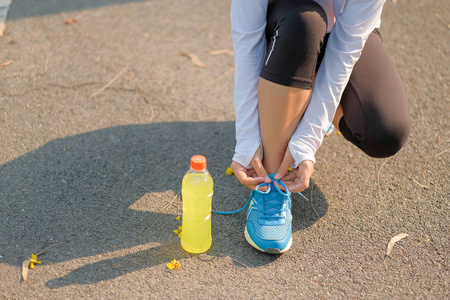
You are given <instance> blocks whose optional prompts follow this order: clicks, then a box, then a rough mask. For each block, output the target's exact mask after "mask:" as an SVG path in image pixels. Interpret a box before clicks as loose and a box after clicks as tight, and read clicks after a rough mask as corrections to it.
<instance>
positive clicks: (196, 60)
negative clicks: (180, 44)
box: [180, 52, 206, 68]
mask: <svg viewBox="0 0 450 300" xmlns="http://www.w3.org/2000/svg"><path fill="white" fill-rule="evenodd" d="M180 54H181V55H184V56H187V57H189V58H190V59H191V63H193V64H194V65H195V66H197V67H200V68H205V67H206V65H205V64H204V63H203V62H202V61H201V60H200V58H198V56H197V55H195V54H192V53H187V52H181V53H180Z"/></svg>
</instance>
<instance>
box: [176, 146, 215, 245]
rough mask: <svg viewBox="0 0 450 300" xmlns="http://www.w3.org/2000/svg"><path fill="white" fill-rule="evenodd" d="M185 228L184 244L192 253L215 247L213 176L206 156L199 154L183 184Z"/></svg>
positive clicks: (194, 157)
mask: <svg viewBox="0 0 450 300" xmlns="http://www.w3.org/2000/svg"><path fill="white" fill-rule="evenodd" d="M181 196H182V201H183V223H182V225H183V227H182V233H181V246H182V247H183V249H184V250H186V251H187V252H190V253H202V252H205V251H206V250H208V249H209V247H211V242H212V238H211V202H212V196H213V179H212V177H211V175H210V174H209V172H208V170H207V169H206V158H205V157H204V156H202V155H195V156H193V157H192V158H191V168H190V170H189V171H188V172H187V173H186V175H184V177H183V183H182V186H181Z"/></svg>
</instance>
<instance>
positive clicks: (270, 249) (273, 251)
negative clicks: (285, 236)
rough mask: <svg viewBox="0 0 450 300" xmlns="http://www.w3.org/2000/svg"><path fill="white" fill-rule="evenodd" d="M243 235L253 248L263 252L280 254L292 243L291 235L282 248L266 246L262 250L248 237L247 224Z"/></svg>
mask: <svg viewBox="0 0 450 300" xmlns="http://www.w3.org/2000/svg"><path fill="white" fill-rule="evenodd" d="M244 235H245V239H246V240H247V242H248V243H249V244H250V245H252V246H253V247H254V248H256V249H258V250H259V251H261V252H265V253H269V254H281V253H284V252H286V251H288V250H289V248H291V245H292V236H291V238H290V239H289V242H288V244H287V246H286V248H284V249H283V250H280V249H278V248H267V249H266V250H263V249H261V248H259V247H258V246H256V244H255V243H254V242H253V240H252V239H251V238H250V236H249V234H248V232H247V226H245V234H244Z"/></svg>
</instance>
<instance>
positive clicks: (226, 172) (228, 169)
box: [225, 167, 234, 176]
mask: <svg viewBox="0 0 450 300" xmlns="http://www.w3.org/2000/svg"><path fill="white" fill-rule="evenodd" d="M225 174H226V175H227V176H230V175H233V174H234V172H233V169H231V168H229V167H228V168H227V170H226V171H225Z"/></svg>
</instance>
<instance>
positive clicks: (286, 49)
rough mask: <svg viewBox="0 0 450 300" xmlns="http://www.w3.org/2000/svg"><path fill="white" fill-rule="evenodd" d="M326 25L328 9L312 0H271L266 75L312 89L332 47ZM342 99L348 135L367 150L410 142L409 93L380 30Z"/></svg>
mask: <svg viewBox="0 0 450 300" xmlns="http://www.w3.org/2000/svg"><path fill="white" fill-rule="evenodd" d="M326 28H327V18H326V14H325V12H324V11H323V9H322V7H321V6H320V5H319V4H317V3H316V2H314V1H312V0H309V1H305V0H303V1H298V0H278V1H275V2H274V3H272V4H270V5H269V7H268V12H267V27H266V38H267V44H268V46H267V54H266V58H265V60H264V65H263V68H262V70H261V77H262V78H264V79H266V80H269V81H271V82H274V83H277V84H281V85H285V86H291V87H298V88H303V89H311V88H312V85H313V78H314V74H315V72H316V71H317V69H318V67H319V65H320V63H321V61H322V58H323V55H324V52H326V43H327V39H328V34H326ZM274 43H276V44H275V45H274ZM340 103H341V105H342V109H343V111H344V117H342V118H341V120H340V122H339V129H340V131H341V132H342V135H343V136H344V137H345V138H346V139H347V140H349V141H350V142H352V143H353V144H355V145H356V146H357V147H358V148H360V149H361V150H362V151H364V152H365V153H366V154H368V155H370V156H372V157H388V156H391V155H394V154H395V153H396V152H397V151H398V150H400V149H401V147H402V146H403V145H404V143H405V142H406V140H407V138H408V135H409V130H410V121H409V109H408V104H407V100H406V94H405V91H404V88H403V84H402V81H401V78H400V76H399V74H398V72H397V70H396V68H395V65H394V62H393V61H392V59H391V57H390V56H389V54H388V52H387V50H386V48H385V47H384V45H383V42H382V39H381V35H380V33H379V31H378V30H375V31H374V32H372V33H371V34H370V36H369V38H368V40H367V42H366V44H365V46H364V49H363V51H362V54H361V57H360V59H359V60H358V62H357V63H356V64H355V66H354V68H353V71H352V74H351V76H350V80H349V83H348V85H347V87H346V88H345V90H344V93H343V95H342V98H341V102H340Z"/></svg>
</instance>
